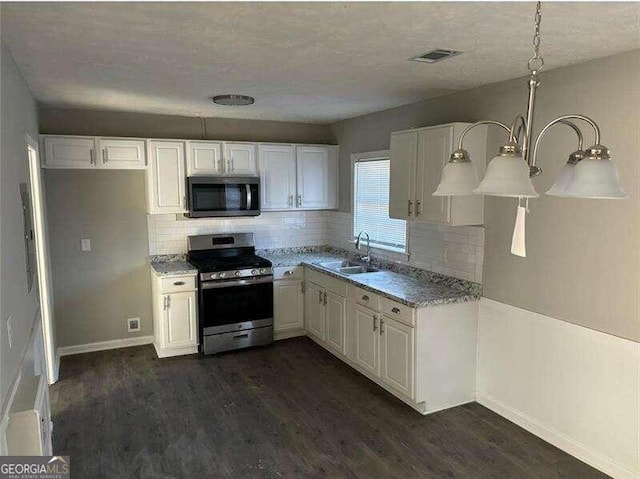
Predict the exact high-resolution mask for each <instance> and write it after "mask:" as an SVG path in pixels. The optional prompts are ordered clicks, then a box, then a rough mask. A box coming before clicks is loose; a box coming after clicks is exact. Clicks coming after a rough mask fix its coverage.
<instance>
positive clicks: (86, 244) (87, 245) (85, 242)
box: [80, 238, 91, 251]
mask: <svg viewBox="0 0 640 479" xmlns="http://www.w3.org/2000/svg"><path fill="white" fill-rule="evenodd" d="M80 247H81V249H82V251H91V240H90V239H89V238H83V239H81V240H80Z"/></svg>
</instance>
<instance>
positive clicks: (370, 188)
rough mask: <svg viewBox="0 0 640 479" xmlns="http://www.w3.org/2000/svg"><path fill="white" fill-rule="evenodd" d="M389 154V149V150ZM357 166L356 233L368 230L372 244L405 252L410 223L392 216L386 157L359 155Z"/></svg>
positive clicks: (355, 182) (354, 174)
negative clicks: (390, 214) (390, 213)
mask: <svg viewBox="0 0 640 479" xmlns="http://www.w3.org/2000/svg"><path fill="white" fill-rule="evenodd" d="M385 153H386V152H385ZM354 161H355V162H354V169H353V235H354V237H355V236H357V235H358V233H360V231H365V232H366V233H368V234H369V236H370V237H371V246H372V247H376V248H382V249H386V250H391V251H396V252H401V253H405V252H406V249H407V248H406V245H407V223H406V221H404V220H395V219H391V218H389V169H390V165H391V162H390V161H389V157H388V154H386V156H381V155H375V154H363V155H358V158H356V159H355V160H354Z"/></svg>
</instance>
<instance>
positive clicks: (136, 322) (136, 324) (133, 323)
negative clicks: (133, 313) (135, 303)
mask: <svg viewBox="0 0 640 479" xmlns="http://www.w3.org/2000/svg"><path fill="white" fill-rule="evenodd" d="M127 331H128V332H130V333H135V332H136V331H140V318H129V319H127Z"/></svg>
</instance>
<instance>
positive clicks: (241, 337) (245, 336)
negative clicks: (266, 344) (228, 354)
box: [233, 333, 249, 339]
mask: <svg viewBox="0 0 640 479" xmlns="http://www.w3.org/2000/svg"><path fill="white" fill-rule="evenodd" d="M248 337H249V333H245V334H237V335H236V336H234V337H233V339H244V338H248Z"/></svg>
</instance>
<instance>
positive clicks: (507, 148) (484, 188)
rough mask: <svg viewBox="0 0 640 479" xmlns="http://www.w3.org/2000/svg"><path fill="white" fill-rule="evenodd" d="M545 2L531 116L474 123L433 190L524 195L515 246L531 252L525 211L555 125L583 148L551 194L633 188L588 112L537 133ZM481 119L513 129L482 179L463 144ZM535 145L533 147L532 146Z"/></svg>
mask: <svg viewBox="0 0 640 479" xmlns="http://www.w3.org/2000/svg"><path fill="white" fill-rule="evenodd" d="M541 19H542V16H541V3H540V2H537V5H536V14H535V33H534V35H533V49H534V50H533V51H534V54H533V56H532V57H531V58H530V59H529V62H528V63H527V68H528V70H529V72H530V74H531V76H530V77H529V82H528V83H529V101H528V104H527V114H526V117H525V116H523V115H521V114H518V115H517V116H516V118H515V120H514V121H513V123H512V124H511V126H510V127H509V126H507V125H505V124H504V123H501V122H499V121H494V120H483V121H479V122H476V123H473V124H471V125H469V126H468V127H467V128H466V129H465V130H464V131H463V132H462V134H461V135H460V139H459V141H458V149H457V150H456V151H454V152H453V153H452V154H451V158H450V160H449V162H448V163H447V164H446V165H445V167H444V170H443V171H442V180H441V182H440V184H439V185H438V188H437V189H436V191H435V192H434V193H433V195H434V196H464V195H470V194H480V195H491V196H503V197H515V198H518V211H517V213H518V214H517V215H516V217H517V221H516V228H515V230H514V235H513V242H512V246H511V252H512V253H513V254H516V255H518V256H526V252H525V245H524V213H525V212H528V199H529V198H536V197H538V196H539V195H538V193H537V192H536V190H535V188H534V186H533V183H532V181H531V178H533V177H535V176H538V175H540V174H541V173H542V169H541V168H539V167H537V166H536V159H537V156H538V146H539V145H540V140H541V139H542V137H543V136H544V135H545V133H546V132H547V131H548V130H549V128H551V127H552V126H555V125H567V126H569V127H570V128H571V129H573V130H574V132H575V133H576V135H577V136H578V149H577V150H576V151H574V152H573V153H571V154H570V155H569V160H568V161H567V163H566V164H565V165H564V166H563V168H562V169H561V170H560V173H559V175H558V177H557V179H556V181H555V183H554V184H553V186H552V187H551V189H549V191H547V193H546V194H547V195H551V196H562V197H572V198H598V199H621V198H626V197H627V194H626V193H625V192H624V191H623V189H622V187H621V186H620V182H619V179H618V171H617V169H616V166H615V165H614V164H613V163H612V162H611V159H610V157H609V149H608V148H607V147H606V146H604V145H602V144H600V129H599V128H598V125H597V124H596V122H595V121H593V120H592V119H591V118H588V117H586V116H584V115H564V116H560V117H558V118H556V119H555V120H552V121H550V122H549V123H547V125H546V126H545V127H544V128H543V129H542V130H541V131H540V133H539V134H538V136H537V137H536V138H535V141H534V138H533V137H532V132H533V117H534V110H535V100H536V91H537V89H538V87H539V86H540V81H539V79H538V74H539V73H540V70H541V69H542V67H543V65H544V60H543V59H542V57H541V56H540V21H541ZM575 120H579V121H582V122H585V123H587V124H588V125H589V126H590V127H591V128H592V129H593V134H594V145H593V146H591V147H589V148H587V149H586V151H583V149H582V143H583V135H582V132H581V130H580V128H579V127H578V126H577V125H576V124H575V123H574V121H575ZM478 125H494V126H498V127H500V128H502V129H503V130H505V131H506V132H507V133H508V134H509V139H508V142H507V143H506V144H504V145H502V146H501V147H500V152H499V153H498V155H497V156H496V157H495V158H493V159H492V160H491V161H490V162H489V165H488V167H487V172H486V174H485V176H484V178H483V179H482V181H480V182H478V177H477V173H476V172H475V168H474V166H473V164H472V163H471V159H470V158H469V153H468V152H467V151H466V150H464V149H463V148H462V146H463V140H464V137H465V135H466V134H467V132H468V131H469V130H471V129H472V128H475V127H476V126H478ZM531 145H533V148H531Z"/></svg>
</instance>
